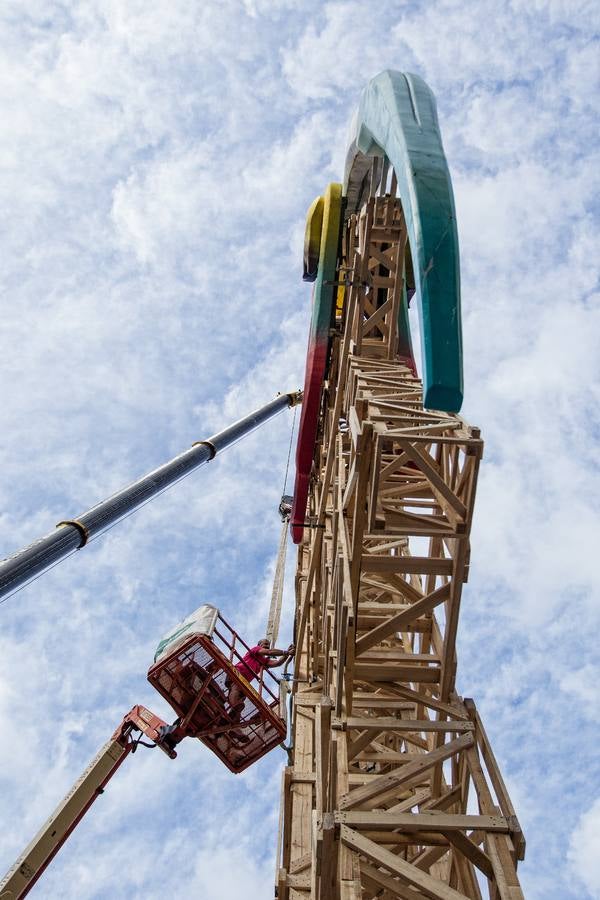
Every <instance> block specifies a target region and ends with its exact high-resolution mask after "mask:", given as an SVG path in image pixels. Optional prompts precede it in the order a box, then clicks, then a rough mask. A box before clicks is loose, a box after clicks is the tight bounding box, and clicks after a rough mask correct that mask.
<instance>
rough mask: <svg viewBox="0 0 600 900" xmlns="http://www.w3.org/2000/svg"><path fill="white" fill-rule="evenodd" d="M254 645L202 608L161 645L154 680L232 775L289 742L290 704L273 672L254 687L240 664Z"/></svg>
mask: <svg viewBox="0 0 600 900" xmlns="http://www.w3.org/2000/svg"><path fill="white" fill-rule="evenodd" d="M249 650H250V647H249V646H248V645H247V644H246V643H245V642H244V641H243V640H242V639H241V638H240V636H239V635H238V634H237V633H236V632H235V631H234V630H233V628H231V626H230V625H229V624H228V623H227V622H226V621H225V619H224V618H223V617H222V616H221V614H220V613H219V611H218V610H217V609H216V608H215V607H214V606H208V605H206V606H202V607H200V609H198V610H196V612H195V613H192V615H191V616H190V617H189V618H188V619H186V620H185V621H184V622H183V623H182V624H181V625H180V626H179V627H178V628H177V629H176V630H175V632H174V633H173V634H171V635H169V636H168V637H167V638H165V640H164V641H161V643H160V644H159V647H158V650H157V653H156V656H155V660H156V662H155V663H154V665H153V666H151V668H150V669H149V671H148V681H149V682H150V684H152V685H153V687H155V688H156V690H157V691H158V692H159V693H160V694H162V696H163V697H164V698H165V700H166V701H167V702H168V703H169V704H170V705H171V706H172V707H173V709H174V710H175V712H176V713H177V715H178V716H179V718H180V722H179V729H181V730H182V731H183V732H185V734H186V735H187V736H190V737H197V738H199V739H200V740H201V741H202V742H203V743H204V744H206V746H207V747H209V748H210V749H211V750H212V751H213V753H216V755H217V756H218V757H219V758H220V759H221V760H222V761H223V762H224V763H225V765H226V766H227V768H228V769H230V770H231V771H232V772H242V771H243V770H244V769H246V768H248V766H250V765H252V763H254V762H256V760H258V759H260V758H261V757H262V756H264V755H265V753H268V752H269V750H272V749H273V747H275V746H276V745H277V744H280V743H281V741H282V740H283V739H284V738H285V735H286V731H287V727H286V722H285V718H284V717H285V702H284V700H283V699H282V700H281V702H280V690H279V679H277V678H276V677H275V676H274V675H273V674H272V673H271V672H269V670H268V669H263V670H262V671H261V672H260V673H259V674H257V675H256V678H255V680H254V681H253V683H252V684H251V683H250V682H249V681H248V680H247V679H246V678H245V677H244V675H243V674H242V672H240V670H239V669H238V668H236V665H238V664H242V671H244V672H245V673H246V674H247V673H248V667H247V666H244V665H243V657H244V655H245V654H246V653H247V652H248V651H249Z"/></svg>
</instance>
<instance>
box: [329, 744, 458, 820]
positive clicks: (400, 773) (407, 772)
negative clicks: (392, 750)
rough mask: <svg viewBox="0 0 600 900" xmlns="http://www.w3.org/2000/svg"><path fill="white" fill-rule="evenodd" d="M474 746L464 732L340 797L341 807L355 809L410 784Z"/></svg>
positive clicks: (341, 808)
mask: <svg viewBox="0 0 600 900" xmlns="http://www.w3.org/2000/svg"><path fill="white" fill-rule="evenodd" d="M472 746H473V738H472V737H471V735H470V734H464V735H463V736H462V737H459V738H456V739H455V740H453V741H450V743H448V744H444V745H443V747H440V748H439V749H438V750H433V751H432V752H431V753H424V754H423V758H422V759H421V760H416V761H415V762H413V763H409V764H408V765H406V766H401V767H399V768H398V769H395V770H394V771H392V772H390V773H388V774H386V775H381V776H380V777H379V778H377V779H375V780H374V781H373V782H371V784H368V785H365V786H364V787H362V788H357V789H356V790H354V791H351V792H350V793H349V794H346V795H345V796H343V797H341V798H340V801H339V809H340V810H349V809H354V808H355V807H357V806H360V805H361V804H362V803H365V802H366V801H369V800H373V799H375V798H376V797H378V796H379V795H381V794H384V793H385V792H386V791H389V790H390V789H392V788H399V787H401V786H402V785H408V784H410V783H412V782H413V780H414V779H417V780H418V779H419V777H420V776H422V775H423V773H424V772H427V771H428V770H429V769H431V768H432V767H433V766H435V765H437V763H439V762H443V760H445V759H449V758H450V757H451V756H453V755H454V754H455V753H459V752H460V751H462V750H465V749H466V748H468V747H472Z"/></svg>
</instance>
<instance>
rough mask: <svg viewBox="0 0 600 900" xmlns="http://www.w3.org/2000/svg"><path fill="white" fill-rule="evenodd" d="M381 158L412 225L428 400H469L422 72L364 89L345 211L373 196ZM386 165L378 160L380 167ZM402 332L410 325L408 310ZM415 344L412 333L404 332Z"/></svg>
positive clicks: (450, 226)
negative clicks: (465, 396)
mask: <svg viewBox="0 0 600 900" xmlns="http://www.w3.org/2000/svg"><path fill="white" fill-rule="evenodd" d="M374 157H378V158H380V159H381V158H383V159H384V160H387V162H388V163H389V165H390V166H392V167H393V170H394V173H395V176H396V179H397V185H398V196H399V198H400V201H401V203H402V209H403V212H404V217H405V220H406V225H407V230H408V241H409V246H410V256H411V261H412V270H413V273H414V286H415V295H416V300H417V303H418V308H419V315H420V322H421V348H422V358H423V405H424V406H425V407H426V408H427V409H436V410H443V411H446V412H454V413H456V412H458V411H459V410H460V407H461V404H462V400H463V375H462V329H461V317H460V270H459V253H458V234H457V228H456V215H455V210H454V196H453V193H452V183H451V181H450V173H449V171H448V164H447V162H446V157H445V154H444V148H443V146H442V138H441V135H440V130H439V124H438V118H437V109H436V103H435V98H434V96H433V93H432V92H431V90H430V89H429V87H428V86H427V85H426V84H425V82H424V81H423V80H422V79H421V78H419V76H418V75H411V74H408V73H404V72H395V71H392V70H386V71H384V72H381V73H380V74H379V75H377V76H376V77H375V78H373V79H372V80H371V81H370V82H369V84H368V85H367V87H366V88H365V89H364V91H363V93H362V95H361V99H360V104H359V108H358V111H357V113H356V116H355V118H354V120H353V123H352V133H351V143H350V146H349V149H348V154H347V158H346V171H345V178H344V195H345V197H346V214H347V215H349V214H351V213H353V212H356V211H357V210H358V209H359V207H360V205H361V202H362V199H363V198H364V197H365V196H368V191H369V186H370V179H371V172H372V167H373V159H374ZM383 168H384V167H383V166H382V165H381V163H380V164H379V172H380V173H381V171H382V169H383ZM399 325H400V336H401V340H402V336H403V332H406V330H407V317H406V310H405V309H404V310H403V311H402V312H401V322H399ZM404 339H405V341H406V342H407V343H408V345H410V335H408V334H406V333H405V334H404Z"/></svg>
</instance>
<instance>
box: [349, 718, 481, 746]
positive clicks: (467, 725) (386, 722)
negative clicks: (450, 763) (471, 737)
mask: <svg viewBox="0 0 600 900" xmlns="http://www.w3.org/2000/svg"><path fill="white" fill-rule="evenodd" d="M345 724H346V728H356V729H359V730H361V731H362V730H365V731H371V732H373V731H376V732H379V733H381V732H382V731H396V732H398V733H399V734H404V733H405V732H407V731H408V732H420V731H424V732H433V731H441V732H446V731H453V732H456V733H459V734H464V733H466V732H474V730H475V726H474V725H473V723H472V722H465V721H460V722H438V721H435V720H433V719H397V718H396V717H395V716H377V717H373V718H368V717H366V716H350V717H348V718H347V719H346V723H345ZM373 737H374V736H372V737H371V740H373Z"/></svg>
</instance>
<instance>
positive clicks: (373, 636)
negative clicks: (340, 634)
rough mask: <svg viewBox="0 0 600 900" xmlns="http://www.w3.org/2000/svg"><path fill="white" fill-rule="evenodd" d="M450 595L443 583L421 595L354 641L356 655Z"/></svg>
mask: <svg viewBox="0 0 600 900" xmlns="http://www.w3.org/2000/svg"><path fill="white" fill-rule="evenodd" d="M449 595H450V585H449V584H444V585H442V586H441V587H439V588H438V589H437V590H435V591H432V593H431V594H427V596H426V597H423V599H422V600H418V601H417V602H416V603H413V604H412V605H411V606H409V607H408V609H404V610H402V612H399V613H396V615H394V616H391V618H389V619H388V620H387V622H382V623H381V625H378V626H377V627H376V628H373V629H372V630H371V631H369V632H368V633H367V634H365V635H363V636H362V637H360V638H359V639H358V640H357V641H356V656H360V655H361V654H362V653H364V652H365V650H368V649H369V648H370V647H374V646H375V645H376V644H379V643H381V641H382V640H384V639H385V638H386V637H388V636H389V635H390V634H394V633H395V632H397V631H402V628H403V626H404V624H405V623H407V622H411V621H413V620H414V619H418V618H419V617H420V616H425V615H427V614H428V613H430V612H432V610H434V609H435V608H436V606H438V605H439V604H440V603H443V602H444V601H445V600H447V599H448V597H449Z"/></svg>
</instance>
